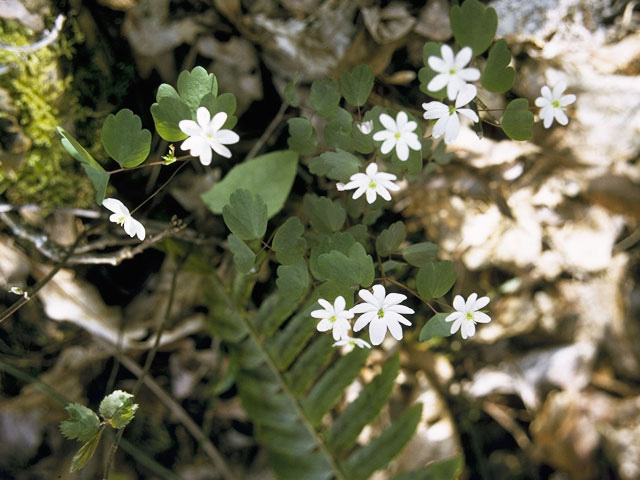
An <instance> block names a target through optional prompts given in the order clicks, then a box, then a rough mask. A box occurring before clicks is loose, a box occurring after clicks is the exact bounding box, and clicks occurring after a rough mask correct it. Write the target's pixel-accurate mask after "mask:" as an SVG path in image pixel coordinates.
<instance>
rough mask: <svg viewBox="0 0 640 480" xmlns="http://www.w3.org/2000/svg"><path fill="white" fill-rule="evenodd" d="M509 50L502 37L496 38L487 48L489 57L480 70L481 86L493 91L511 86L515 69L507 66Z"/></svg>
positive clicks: (498, 91) (499, 91)
mask: <svg viewBox="0 0 640 480" xmlns="http://www.w3.org/2000/svg"><path fill="white" fill-rule="evenodd" d="M509 62H511V52H509V47H507V42H506V41H505V40H504V39H500V40H498V41H497V42H496V43H494V44H493V46H492V47H491V50H489V57H488V58H487V63H486V64H485V66H484V70H483V72H482V79H481V80H482V86H483V87H484V88H486V89H487V90H489V91H490V92H495V93H504V92H506V91H507V90H509V89H510V88H511V87H512V86H513V81H514V80H515V78H516V71H515V70H514V69H513V68H512V67H510V66H509Z"/></svg>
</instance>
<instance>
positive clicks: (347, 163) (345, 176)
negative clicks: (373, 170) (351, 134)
mask: <svg viewBox="0 0 640 480" xmlns="http://www.w3.org/2000/svg"><path fill="white" fill-rule="evenodd" d="M361 168H362V161H361V160H360V159H359V158H358V157H356V156H355V155H353V154H351V153H349V152H345V151H344V150H340V149H338V150H337V151H335V152H324V153H322V154H321V155H320V156H319V157H315V158H312V159H311V161H310V162H309V171H310V172H311V173H313V174H314V175H323V176H325V177H327V178H330V179H332V180H338V181H340V182H346V181H347V180H349V178H350V177H351V175H353V174H355V173H358V172H359V171H360V169H361Z"/></svg>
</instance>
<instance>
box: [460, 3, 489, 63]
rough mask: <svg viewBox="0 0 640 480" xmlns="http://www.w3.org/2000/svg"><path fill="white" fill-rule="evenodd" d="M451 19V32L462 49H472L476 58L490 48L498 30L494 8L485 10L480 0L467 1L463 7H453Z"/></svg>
mask: <svg viewBox="0 0 640 480" xmlns="http://www.w3.org/2000/svg"><path fill="white" fill-rule="evenodd" d="M449 17H450V21H451V31H452V32H453V36H454V37H455V39H456V41H457V42H458V44H459V45H460V46H461V47H466V46H469V47H471V49H472V50H473V55H474V56H478V55H480V54H481V53H482V52H484V51H485V50H486V49H487V48H489V45H491V42H492V41H493V37H494V36H495V34H496V30H497V28H498V15H497V14H496V11H495V10H494V9H493V8H491V7H487V8H485V7H484V5H482V3H480V2H479V1H478V0H465V1H464V2H463V3H462V5H461V6H458V5H454V6H453V7H451V11H450V12H449Z"/></svg>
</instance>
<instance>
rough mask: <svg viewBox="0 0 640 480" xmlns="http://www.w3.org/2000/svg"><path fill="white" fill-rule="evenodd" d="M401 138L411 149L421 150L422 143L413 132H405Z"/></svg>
mask: <svg viewBox="0 0 640 480" xmlns="http://www.w3.org/2000/svg"><path fill="white" fill-rule="evenodd" d="M402 139H403V140H404V141H405V142H406V143H407V145H409V148H410V149H411V150H422V144H421V143H420V140H419V139H418V135H416V134H415V133H405V134H404V135H403V137H402Z"/></svg>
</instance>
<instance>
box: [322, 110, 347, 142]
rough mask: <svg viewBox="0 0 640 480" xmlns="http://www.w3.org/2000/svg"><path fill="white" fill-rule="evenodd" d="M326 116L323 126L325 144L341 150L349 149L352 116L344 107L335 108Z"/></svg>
mask: <svg viewBox="0 0 640 480" xmlns="http://www.w3.org/2000/svg"><path fill="white" fill-rule="evenodd" d="M327 117H328V120H329V121H328V122H327V124H326V125H325V127H324V139H325V141H326V142H327V145H329V146H330V147H333V148H340V149H342V150H351V132H352V130H353V117H351V114H350V113H349V112H347V111H346V110H345V109H344V108H336V109H335V110H334V111H333V112H331V113H330V114H329V115H327Z"/></svg>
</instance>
